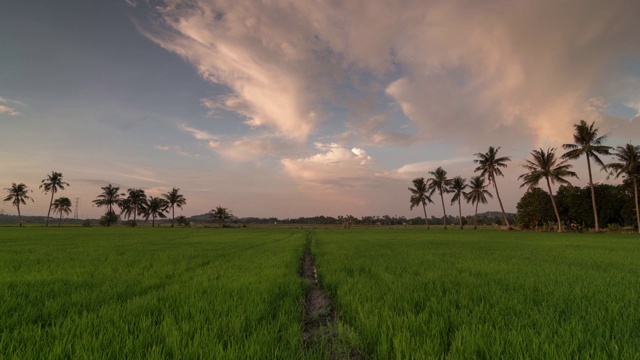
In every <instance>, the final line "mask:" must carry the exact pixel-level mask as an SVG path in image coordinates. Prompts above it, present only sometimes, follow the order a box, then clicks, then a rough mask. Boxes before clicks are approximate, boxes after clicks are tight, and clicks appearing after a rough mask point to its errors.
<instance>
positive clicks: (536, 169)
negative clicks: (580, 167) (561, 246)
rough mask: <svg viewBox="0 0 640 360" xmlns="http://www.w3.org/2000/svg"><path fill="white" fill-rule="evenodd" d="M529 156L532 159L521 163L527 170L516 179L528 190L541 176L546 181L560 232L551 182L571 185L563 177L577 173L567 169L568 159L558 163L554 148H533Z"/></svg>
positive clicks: (558, 215)
mask: <svg viewBox="0 0 640 360" xmlns="http://www.w3.org/2000/svg"><path fill="white" fill-rule="evenodd" d="M531 156H533V161H531V160H526V164H524V165H523V167H524V168H525V169H527V170H528V172H527V173H524V174H522V175H520V176H519V177H518V180H520V179H522V185H520V187H523V186H528V189H529V190H530V189H531V188H534V187H537V186H538V184H539V183H540V180H542V179H543V178H544V179H545V180H546V181H547V189H548V190H549V196H550V197H551V204H552V205H553V211H555V212H556V219H557V220H558V232H562V222H561V221H560V214H559V213H558V207H557V206H556V201H555V200H554V198H553V191H552V190H551V184H555V183H556V182H557V183H559V184H566V185H571V184H570V183H569V181H567V180H565V179H564V178H565V177H567V176H569V177H575V178H577V177H578V175H576V173H575V172H573V171H571V170H569V169H571V168H572V167H573V166H572V165H571V164H567V161H569V160H563V161H561V162H559V163H558V159H557V158H556V148H549V149H547V152H545V151H544V150H542V149H540V150H533V151H532V152H531Z"/></svg>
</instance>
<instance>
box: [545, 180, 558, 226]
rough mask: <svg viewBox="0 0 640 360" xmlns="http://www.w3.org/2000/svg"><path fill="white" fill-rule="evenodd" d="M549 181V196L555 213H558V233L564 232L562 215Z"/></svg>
mask: <svg viewBox="0 0 640 360" xmlns="http://www.w3.org/2000/svg"><path fill="white" fill-rule="evenodd" d="M545 178H546V179H547V188H549V196H551V204H552V205H553V211H555V212H556V219H558V232H562V222H561V221H560V214H559V213H558V207H557V206H556V201H555V200H554V199H553V192H552V191H551V184H550V183H549V177H546V176H545Z"/></svg>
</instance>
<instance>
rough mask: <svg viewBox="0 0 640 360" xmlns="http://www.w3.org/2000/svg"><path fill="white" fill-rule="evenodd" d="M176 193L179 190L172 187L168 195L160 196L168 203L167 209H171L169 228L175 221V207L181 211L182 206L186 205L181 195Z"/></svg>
mask: <svg viewBox="0 0 640 360" xmlns="http://www.w3.org/2000/svg"><path fill="white" fill-rule="evenodd" d="M178 191H180V189H179V188H175V187H174V188H173V189H172V190H171V191H169V192H168V193H166V194H162V197H163V198H164V199H165V200H167V201H168V202H169V207H171V227H173V224H174V223H175V221H176V206H177V207H178V208H180V209H182V206H184V205H186V204H187V199H185V198H184V196H182V194H179V193H178Z"/></svg>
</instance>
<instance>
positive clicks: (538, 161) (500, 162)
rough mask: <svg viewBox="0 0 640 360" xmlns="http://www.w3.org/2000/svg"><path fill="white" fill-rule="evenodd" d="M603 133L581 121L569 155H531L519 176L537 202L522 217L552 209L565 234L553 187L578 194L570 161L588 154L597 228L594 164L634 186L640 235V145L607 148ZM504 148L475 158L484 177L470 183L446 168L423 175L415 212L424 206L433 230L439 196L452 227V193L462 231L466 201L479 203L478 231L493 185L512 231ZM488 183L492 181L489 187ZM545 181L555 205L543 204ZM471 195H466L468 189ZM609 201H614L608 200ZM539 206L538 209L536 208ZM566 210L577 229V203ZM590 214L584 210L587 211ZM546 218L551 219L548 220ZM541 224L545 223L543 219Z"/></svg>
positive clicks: (522, 209)
mask: <svg viewBox="0 0 640 360" xmlns="http://www.w3.org/2000/svg"><path fill="white" fill-rule="evenodd" d="M598 133H599V130H598V128H596V127H595V122H593V123H591V125H589V124H587V122H586V121H584V120H580V122H578V123H577V124H574V133H573V143H567V144H564V145H562V148H563V149H564V150H565V153H564V154H562V155H561V156H558V155H557V154H556V150H557V149H556V148H548V149H547V150H546V151H545V150H544V149H539V150H533V151H532V152H531V158H530V159H527V160H526V163H525V164H524V165H523V167H524V169H525V171H526V172H525V173H523V174H522V175H520V176H519V177H518V180H520V181H521V182H522V183H521V185H520V187H526V188H527V192H526V193H525V195H524V196H523V199H525V198H526V199H527V200H528V198H529V197H531V198H534V197H535V199H536V200H537V201H535V202H533V201H522V199H521V201H520V202H519V203H518V206H519V207H518V214H526V213H529V214H534V216H533V217H534V218H535V219H536V221H537V219H538V217H540V216H541V214H544V213H547V214H548V213H549V211H550V210H551V209H552V210H553V213H554V215H555V221H556V223H557V229H558V232H562V231H563V227H562V225H563V221H562V218H561V211H560V210H559V206H558V204H557V203H556V198H558V196H557V194H556V196H554V194H553V190H552V189H551V185H552V184H554V185H555V184H556V183H558V184H560V185H561V186H560V188H559V190H558V192H559V193H560V192H561V191H562V194H564V193H565V192H569V190H568V189H573V191H574V192H575V191H577V190H575V187H571V183H570V182H569V180H567V178H578V175H577V174H576V173H575V172H574V171H572V170H571V168H572V167H573V165H572V164H570V163H569V161H570V160H577V159H579V158H580V157H582V156H584V157H585V158H586V160H587V170H588V175H589V185H588V187H589V190H590V191H589V192H590V202H591V209H592V215H593V222H592V224H593V228H594V230H595V231H596V232H599V231H600V222H599V216H598V206H597V202H596V186H595V185H594V183H593V177H592V169H591V162H592V160H593V162H594V163H595V165H598V166H599V167H600V170H601V171H605V172H606V173H607V174H608V176H613V177H615V178H619V177H622V178H623V179H624V183H623V184H628V185H627V187H628V188H630V189H632V191H631V192H633V196H634V202H633V204H634V207H635V213H636V214H635V215H636V223H637V225H636V226H637V228H638V232H639V233H640V209H639V204H638V180H639V179H640V146H639V145H633V144H631V143H628V144H625V145H624V146H617V147H615V148H613V147H611V146H607V145H605V144H604V142H605V140H606V138H607V135H601V136H599V134H598ZM499 150H500V147H497V148H494V147H493V146H490V147H489V149H488V151H487V152H486V153H476V154H474V155H475V156H476V159H474V160H473V161H474V163H476V164H477V167H476V168H475V170H474V172H476V173H478V172H479V175H477V176H474V177H473V178H471V181H470V183H469V184H467V183H466V179H464V178H462V177H460V176H456V177H454V178H452V179H449V178H447V172H446V171H445V170H444V169H442V167H438V168H437V169H436V170H435V171H430V172H429V174H430V175H431V177H430V178H428V179H426V180H425V179H424V178H423V177H419V178H416V179H414V180H413V187H410V188H409V191H410V192H411V197H410V198H409V203H410V209H413V208H414V207H416V206H420V205H422V209H423V211H424V218H425V226H426V228H427V229H428V228H429V221H428V217H427V204H429V203H433V199H432V196H433V195H434V194H435V193H436V192H437V193H438V195H439V197H440V200H441V202H442V210H443V212H444V216H443V222H444V228H445V229H446V228H447V213H446V208H445V205H444V194H447V193H452V194H453V196H452V198H451V204H452V205H453V204H455V203H456V202H457V203H458V211H459V214H460V215H459V219H460V228H461V229H462V228H463V223H462V205H461V202H462V199H463V198H464V199H465V200H466V202H467V203H471V204H472V205H475V215H474V229H475V228H477V225H476V217H477V213H478V204H480V203H482V204H486V203H487V202H488V198H492V197H493V194H492V193H491V192H489V190H487V187H488V186H489V185H491V184H493V189H494V191H495V195H496V197H497V199H498V203H499V204H500V210H501V212H502V216H503V222H504V224H505V225H506V227H507V228H508V229H509V230H511V229H512V226H511V223H510V221H509V219H508V218H507V215H506V213H505V211H504V207H503V205H502V200H501V199H500V193H499V192H498V185H497V182H496V179H497V178H496V177H497V176H501V177H504V174H503V173H502V170H503V169H506V168H507V167H508V164H507V163H508V162H510V161H511V157H510V156H502V157H499V156H498V151H499ZM602 156H612V157H613V158H614V162H611V163H609V164H605V162H604V161H603V160H602V158H601V157H602ZM485 180H486V181H487V182H488V183H487V184H485ZM540 182H543V183H544V184H546V187H547V189H548V193H546V194H547V195H548V199H549V203H550V204H549V205H550V206H544V205H541V204H542V203H543V201H541V200H540V194H542V193H544V191H543V190H541V189H539V186H540ZM467 189H468V191H465V190H467ZM607 201H609V198H607ZM534 204H535V205H534ZM563 206H564V208H565V209H568V210H567V211H564V212H562V215H563V216H564V217H565V220H566V219H569V220H570V221H572V222H571V224H573V225H574V226H575V224H576V223H575V221H576V219H577V217H576V216H572V215H570V214H572V212H571V211H572V210H571V209H573V207H576V208H577V205H576V204H575V202H563ZM573 213H577V210H573ZM583 213H584V211H583ZM581 219H582V220H583V221H582V223H583V224H584V226H586V225H587V223H588V224H589V225H591V222H590V221H586V220H584V216H583V217H582V218H581ZM543 220H545V221H549V219H548V216H547V217H546V218H544V219H543ZM543 220H540V221H543ZM522 223H525V224H529V222H527V221H523V222H522Z"/></svg>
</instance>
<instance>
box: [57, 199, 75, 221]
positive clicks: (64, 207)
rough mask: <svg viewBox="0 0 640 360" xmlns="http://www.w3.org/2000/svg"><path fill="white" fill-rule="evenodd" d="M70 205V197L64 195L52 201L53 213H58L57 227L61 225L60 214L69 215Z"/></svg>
mask: <svg viewBox="0 0 640 360" xmlns="http://www.w3.org/2000/svg"><path fill="white" fill-rule="evenodd" d="M71 205H72V204H71V199H69V198H68V197H64V196H63V197H60V198H57V199H55V200H54V201H53V213H54V214H55V213H56V212H57V213H59V214H60V222H59V223H58V227H60V226H62V214H67V215H69V214H70V213H71Z"/></svg>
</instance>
